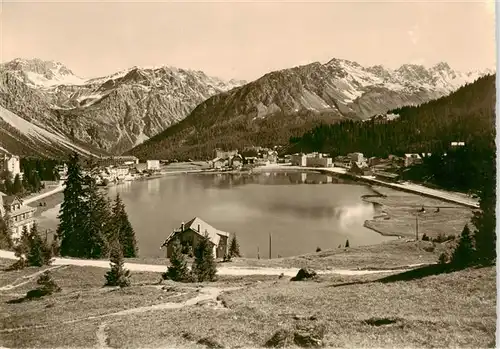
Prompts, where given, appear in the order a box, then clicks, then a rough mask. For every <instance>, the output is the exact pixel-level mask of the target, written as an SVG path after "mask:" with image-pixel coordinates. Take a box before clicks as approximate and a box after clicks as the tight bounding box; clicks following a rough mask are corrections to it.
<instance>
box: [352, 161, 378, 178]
mask: <svg viewBox="0 0 500 349" xmlns="http://www.w3.org/2000/svg"><path fill="white" fill-rule="evenodd" d="M349 172H350V173H352V174H355V175H358V176H371V175H372V171H371V170H370V168H369V167H368V165H367V164H366V163H364V162H361V163H360V162H354V161H353V162H352V164H351V168H350V169H349Z"/></svg>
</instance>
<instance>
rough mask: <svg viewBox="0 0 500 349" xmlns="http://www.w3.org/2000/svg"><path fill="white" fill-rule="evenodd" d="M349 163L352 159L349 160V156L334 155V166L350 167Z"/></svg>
mask: <svg viewBox="0 0 500 349" xmlns="http://www.w3.org/2000/svg"><path fill="white" fill-rule="evenodd" d="M351 163H352V161H351V159H350V158H349V157H347V156H342V155H339V156H337V157H335V160H334V162H333V165H334V166H336V167H341V168H345V169H350V168H351Z"/></svg>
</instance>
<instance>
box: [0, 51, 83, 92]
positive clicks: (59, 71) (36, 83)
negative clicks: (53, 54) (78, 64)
mask: <svg viewBox="0 0 500 349" xmlns="http://www.w3.org/2000/svg"><path fill="white" fill-rule="evenodd" d="M1 68H2V69H7V70H10V71H11V72H13V73H14V74H16V76H17V77H18V78H19V79H20V80H21V81H23V82H25V83H26V84H28V85H30V86H32V87H52V86H55V85H83V84H84V83H85V80H84V79H82V78H80V77H78V76H76V75H75V74H73V72H72V71H71V70H69V69H68V68H67V67H66V66H64V64H62V63H61V62H56V61H44V60H41V59H38V58H33V59H22V58H16V59H14V60H12V61H10V62H7V63H3V64H2V65H1Z"/></svg>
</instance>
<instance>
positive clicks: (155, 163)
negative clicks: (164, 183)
mask: <svg viewBox="0 0 500 349" xmlns="http://www.w3.org/2000/svg"><path fill="white" fill-rule="evenodd" d="M146 168H147V169H148V170H151V171H156V170H159V169H160V160H148V161H146Z"/></svg>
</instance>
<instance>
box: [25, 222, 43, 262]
mask: <svg viewBox="0 0 500 349" xmlns="http://www.w3.org/2000/svg"><path fill="white" fill-rule="evenodd" d="M44 247H45V246H44V243H43V240H42V238H41V237H40V235H39V234H38V229H37V227H36V224H35V225H33V227H32V228H31V232H30V233H29V239H28V248H27V250H28V251H27V256H26V261H27V262H28V265H29V266H30V267H41V266H42V265H44V264H46V263H45V262H46V259H45V255H44V253H45V248H44Z"/></svg>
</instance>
